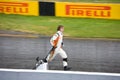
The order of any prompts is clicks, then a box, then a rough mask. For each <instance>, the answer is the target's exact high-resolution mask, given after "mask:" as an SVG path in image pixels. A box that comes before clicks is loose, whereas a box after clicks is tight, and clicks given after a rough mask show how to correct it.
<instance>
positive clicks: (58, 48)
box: [44, 31, 68, 67]
mask: <svg viewBox="0 0 120 80" xmlns="http://www.w3.org/2000/svg"><path fill="white" fill-rule="evenodd" d="M50 43H51V45H52V46H53V48H52V49H51V51H50V52H49V54H48V55H47V56H46V58H45V59H44V62H49V61H51V60H52V59H53V58H54V57H55V56H56V55H57V54H59V55H60V56H61V57H62V59H63V67H66V66H68V63H67V54H66V52H65V51H64V50H63V49H62V45H63V34H62V32H60V31H57V33H56V34H54V35H53V36H52V38H51V39H50Z"/></svg>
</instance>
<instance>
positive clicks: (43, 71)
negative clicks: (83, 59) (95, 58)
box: [0, 69, 120, 77]
mask: <svg viewBox="0 0 120 80" xmlns="http://www.w3.org/2000/svg"><path fill="white" fill-rule="evenodd" d="M1 71H8V72H37V73H38V72H41V73H61V74H81V75H96V76H97V75H98V76H119V77H120V73H102V72H81V71H57V70H29V69H0V72H1Z"/></svg>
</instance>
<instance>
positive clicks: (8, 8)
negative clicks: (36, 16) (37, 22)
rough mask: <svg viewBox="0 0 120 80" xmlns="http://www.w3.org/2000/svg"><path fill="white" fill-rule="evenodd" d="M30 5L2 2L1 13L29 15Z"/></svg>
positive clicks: (0, 4) (0, 3) (0, 5)
mask: <svg viewBox="0 0 120 80" xmlns="http://www.w3.org/2000/svg"><path fill="white" fill-rule="evenodd" d="M28 7H29V5H28V3H18V2H0V13H15V14H19V13H29V11H28Z"/></svg>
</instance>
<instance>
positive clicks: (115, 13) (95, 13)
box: [55, 2, 120, 19]
mask: <svg viewBox="0 0 120 80" xmlns="http://www.w3.org/2000/svg"><path fill="white" fill-rule="evenodd" d="M55 5H56V9H55V10H56V13H55V14H56V16H61V17H87V18H106V19H120V4H107V3H104V4H103V3H70V2H56V4H55Z"/></svg>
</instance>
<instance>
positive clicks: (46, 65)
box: [36, 63, 48, 70]
mask: <svg viewBox="0 0 120 80" xmlns="http://www.w3.org/2000/svg"><path fill="white" fill-rule="evenodd" d="M36 70H48V63H43V64H41V65H39V66H38V67H37V68H36Z"/></svg>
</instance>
